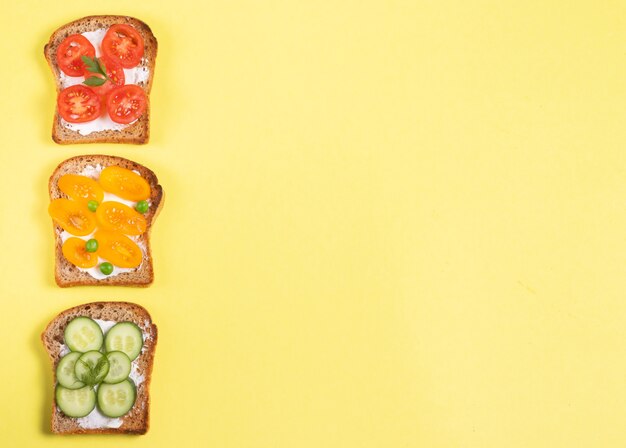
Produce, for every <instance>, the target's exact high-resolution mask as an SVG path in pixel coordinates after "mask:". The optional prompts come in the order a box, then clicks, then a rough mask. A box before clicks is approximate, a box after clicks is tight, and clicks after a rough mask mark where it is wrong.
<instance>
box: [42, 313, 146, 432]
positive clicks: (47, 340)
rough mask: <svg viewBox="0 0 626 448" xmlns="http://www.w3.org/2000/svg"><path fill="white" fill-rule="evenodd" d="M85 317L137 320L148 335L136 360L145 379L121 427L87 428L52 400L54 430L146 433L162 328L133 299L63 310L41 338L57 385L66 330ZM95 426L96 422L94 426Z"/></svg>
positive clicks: (143, 331) (115, 320)
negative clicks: (158, 327) (71, 322)
mask: <svg viewBox="0 0 626 448" xmlns="http://www.w3.org/2000/svg"><path fill="white" fill-rule="evenodd" d="M79 316H85V317H89V318H91V319H101V320H108V321H114V322H133V323H134V324H136V325H137V326H139V328H141V331H142V333H143V335H144V345H143V348H142V349H141V353H140V354H139V356H138V357H137V359H135V360H134V361H133V364H135V363H136V369H137V372H138V373H139V374H140V375H141V376H142V377H143V381H141V382H139V383H138V384H137V398H136V401H135V404H134V405H133V407H132V409H131V410H130V412H129V413H128V414H126V415H125V416H123V417H120V420H121V425H120V426H119V427H118V428H109V427H106V426H103V427H85V426H90V425H85V424H82V425H81V419H77V418H73V417H67V416H66V415H64V414H63V412H61V410H59V408H58V407H57V406H56V403H52V419H51V429H52V432H53V433H56V434H116V433H125V434H145V433H146V432H147V431H148V428H149V426H150V381H151V379H152V365H153V362H154V352H155V349H156V345H157V338H158V331H157V327H156V325H155V324H153V323H152V318H151V317H150V314H149V313H148V311H146V309H145V308H143V307H141V306H139V305H137V304H134V303H129V302H93V303H86V304H84V305H79V306H76V307H74V308H70V309H68V310H65V311H63V312H61V313H59V314H58V315H57V316H56V317H55V318H54V319H52V321H51V322H50V323H49V324H48V326H47V327H46V329H45V330H44V332H43V333H42V334H41V341H42V342H43V345H44V348H45V349H46V352H47V353H48V357H49V358H50V361H51V363H52V369H53V377H54V384H56V367H57V364H58V363H59V360H60V359H61V357H62V356H61V353H62V350H63V348H64V344H65V341H64V337H63V334H64V331H65V327H66V326H67V324H68V323H69V322H70V321H71V320H72V319H74V318H75V317H79ZM91 426H94V425H91Z"/></svg>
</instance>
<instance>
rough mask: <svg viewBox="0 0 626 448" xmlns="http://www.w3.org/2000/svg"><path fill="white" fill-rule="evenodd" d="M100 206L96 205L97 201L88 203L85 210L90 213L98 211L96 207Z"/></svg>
mask: <svg viewBox="0 0 626 448" xmlns="http://www.w3.org/2000/svg"><path fill="white" fill-rule="evenodd" d="M99 205H100V204H99V203H98V201H89V202H87V208H88V209H89V210H90V211H92V212H95V211H96V210H97V209H98V206H99Z"/></svg>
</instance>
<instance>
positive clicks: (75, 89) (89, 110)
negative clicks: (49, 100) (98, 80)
mask: <svg viewBox="0 0 626 448" xmlns="http://www.w3.org/2000/svg"><path fill="white" fill-rule="evenodd" d="M57 108H58V111H59V114H60V115H61V117H63V119H64V120H65V121H67V122H68V123H84V122H85V121H91V120H94V119H95V118H97V117H98V116H100V97H98V95H96V93H95V92H94V91H93V90H91V89H90V88H89V87H87V86H83V85H81V84H78V85H75V86H70V87H68V88H67V89H63V90H61V92H60V93H59V97H58V98H57Z"/></svg>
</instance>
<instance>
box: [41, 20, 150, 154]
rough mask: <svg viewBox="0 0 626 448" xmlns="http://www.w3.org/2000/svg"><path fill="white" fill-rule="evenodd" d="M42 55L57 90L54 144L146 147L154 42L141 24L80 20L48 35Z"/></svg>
mask: <svg viewBox="0 0 626 448" xmlns="http://www.w3.org/2000/svg"><path fill="white" fill-rule="evenodd" d="M44 54H45V57H46V60H47V61H48V64H49V65H50V69H51V70H52V73H53V75H54V77H55V82H56V88H57V109H56V112H55V114H54V124H53V127H52V138H53V140H54V141H55V142H57V143H61V144H69V143H98V142H99V143H138V144H140V143H146V142H147V141H148V139H149V136H150V89H151V88H152V78H153V76H154V65H155V60H156V54H157V41H156V38H155V37H154V35H153V34H152V31H151V30H150V28H149V27H148V26H147V25H146V24H145V23H143V22H142V21H140V20H138V19H135V18H132V17H126V16H90V17H84V18H82V19H79V20H75V21H73V22H70V23H68V24H66V25H63V26H62V27H60V28H58V29H57V30H56V31H54V33H52V36H51V37H50V41H49V42H48V43H47V44H46V46H45V48H44Z"/></svg>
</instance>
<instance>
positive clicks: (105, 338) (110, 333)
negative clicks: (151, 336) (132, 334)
mask: <svg viewBox="0 0 626 448" xmlns="http://www.w3.org/2000/svg"><path fill="white" fill-rule="evenodd" d="M120 325H123V326H127V325H130V326H132V327H134V328H135V329H136V330H137V333H138V334H139V337H140V339H141V346H140V347H139V351H138V352H137V354H135V356H134V357H132V358H131V357H130V355H129V354H128V353H126V352H123V351H122V353H125V354H126V356H128V359H130V361H131V362H132V361H134V360H135V359H137V358H138V357H139V355H140V354H141V350H142V349H143V346H144V342H145V341H144V340H143V331H141V328H139V325H137V324H136V323H134V322H118V323H117V324H115V325H113V327H111V328H110V329H109V331H107V334H106V336H105V337H104V341H103V342H102V345H103V346H104V351H106V352H109V351H121V350H109V347H108V345H109V344H108V343H107V340H109V338H110V337H113V336H112V334H114V332H113V330H115V328H116V327H118V329H119V328H120V327H119V326H120Z"/></svg>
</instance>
